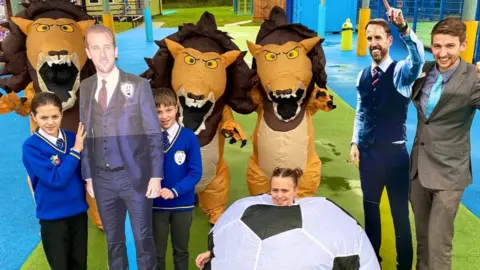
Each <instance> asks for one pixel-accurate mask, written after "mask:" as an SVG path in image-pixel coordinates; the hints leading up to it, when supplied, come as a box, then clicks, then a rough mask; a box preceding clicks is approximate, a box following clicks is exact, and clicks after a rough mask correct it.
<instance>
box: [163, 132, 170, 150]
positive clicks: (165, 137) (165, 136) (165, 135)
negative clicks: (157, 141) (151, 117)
mask: <svg viewBox="0 0 480 270" xmlns="http://www.w3.org/2000/svg"><path fill="white" fill-rule="evenodd" d="M162 141H163V149H164V150H166V149H168V147H170V141H169V140H168V132H167V131H163V132H162Z"/></svg>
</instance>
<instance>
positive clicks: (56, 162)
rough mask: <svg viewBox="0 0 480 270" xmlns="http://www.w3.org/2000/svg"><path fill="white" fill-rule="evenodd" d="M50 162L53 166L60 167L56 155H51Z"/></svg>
mask: <svg viewBox="0 0 480 270" xmlns="http://www.w3.org/2000/svg"><path fill="white" fill-rule="evenodd" d="M50 161H51V162H52V164H53V165H55V166H58V165H60V159H59V158H58V155H53V156H52V157H51V158H50Z"/></svg>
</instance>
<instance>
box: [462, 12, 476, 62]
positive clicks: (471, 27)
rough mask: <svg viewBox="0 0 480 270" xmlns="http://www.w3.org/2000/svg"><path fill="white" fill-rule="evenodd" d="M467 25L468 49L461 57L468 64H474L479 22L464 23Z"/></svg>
mask: <svg viewBox="0 0 480 270" xmlns="http://www.w3.org/2000/svg"><path fill="white" fill-rule="evenodd" d="M464 23H465V24H466V25H467V48H466V49H465V51H463V52H461V53H460V57H462V59H463V60H464V61H465V62H467V63H472V61H473V55H474V52H475V41H476V37H477V28H478V22H477V21H464Z"/></svg>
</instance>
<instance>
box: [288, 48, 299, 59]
mask: <svg viewBox="0 0 480 270" xmlns="http://www.w3.org/2000/svg"><path fill="white" fill-rule="evenodd" d="M298 54H299V53H298V50H297V49H293V50H290V51H288V52H287V58H288V59H295V58H297V57H298Z"/></svg>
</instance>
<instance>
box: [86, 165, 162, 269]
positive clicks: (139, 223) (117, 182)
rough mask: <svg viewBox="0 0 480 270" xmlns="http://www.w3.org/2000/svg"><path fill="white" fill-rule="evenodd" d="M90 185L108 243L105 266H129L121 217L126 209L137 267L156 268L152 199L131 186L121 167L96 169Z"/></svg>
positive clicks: (115, 267) (123, 224) (125, 213)
mask: <svg viewBox="0 0 480 270" xmlns="http://www.w3.org/2000/svg"><path fill="white" fill-rule="evenodd" d="M92 181H93V188H94V193H95V198H96V200H97V206H98V212H99V213H100V219H101V221H102V224H103V229H104V231H105V235H106V237H107V244H108V266H109V269H115V270H126V269H129V266H128V257H127V247H126V244H125V219H126V215H127V211H128V215H129V217H130V223H131V225H132V231H133V237H134V239H135V249H136V255H137V265H138V269H139V270H156V269H157V260H156V258H155V243H154V241H153V234H152V204H153V200H152V199H149V198H147V197H146V196H145V193H146V191H145V193H143V192H138V191H137V190H135V189H134V188H133V184H132V181H131V180H130V179H129V176H128V174H127V172H126V171H125V170H121V171H117V172H112V171H104V170H100V169H97V172H96V176H95V177H94V178H93V180H92Z"/></svg>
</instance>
